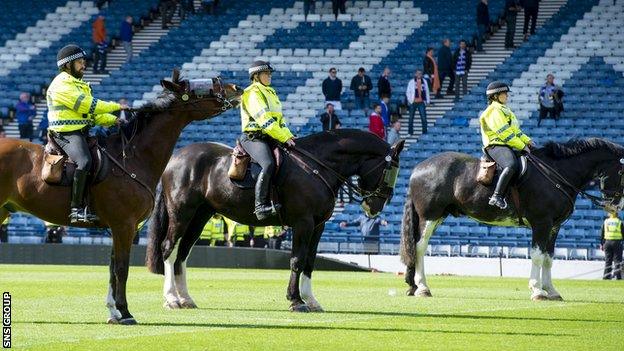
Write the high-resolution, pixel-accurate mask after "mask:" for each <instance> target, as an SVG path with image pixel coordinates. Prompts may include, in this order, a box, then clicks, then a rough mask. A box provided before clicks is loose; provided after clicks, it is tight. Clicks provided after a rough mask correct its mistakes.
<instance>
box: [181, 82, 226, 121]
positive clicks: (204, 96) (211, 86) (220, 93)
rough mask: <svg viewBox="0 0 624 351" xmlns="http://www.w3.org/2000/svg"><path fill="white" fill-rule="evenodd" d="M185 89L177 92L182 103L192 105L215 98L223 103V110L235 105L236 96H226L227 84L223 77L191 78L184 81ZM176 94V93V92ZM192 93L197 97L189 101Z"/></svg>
mask: <svg viewBox="0 0 624 351" xmlns="http://www.w3.org/2000/svg"><path fill="white" fill-rule="evenodd" d="M184 83H185V84H184V85H185V89H184V92H183V93H181V94H176V97H178V98H179V99H180V100H182V105H192V104H196V103H199V102H203V101H206V100H211V99H215V100H217V102H219V103H220V104H221V111H222V112H225V111H227V110H229V109H231V108H233V107H234V103H233V102H236V98H231V99H228V98H227V97H226V95H227V94H226V92H225V86H224V84H223V82H222V81H221V77H216V78H209V79H190V80H186V81H184ZM174 94H175V93H174ZM191 94H192V95H193V96H195V97H196V99H193V101H189V99H190V98H191Z"/></svg>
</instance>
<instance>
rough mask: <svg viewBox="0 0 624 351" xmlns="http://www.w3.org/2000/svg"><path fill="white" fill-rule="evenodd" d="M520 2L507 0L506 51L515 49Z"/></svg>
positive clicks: (518, 0)
mask: <svg viewBox="0 0 624 351" xmlns="http://www.w3.org/2000/svg"><path fill="white" fill-rule="evenodd" d="M520 9H521V7H520V0H505V21H506V22H507V31H506V32H505V49H515V48H516V46H515V45H514V36H515V35H516V19H517V18H518V12H519V11H520Z"/></svg>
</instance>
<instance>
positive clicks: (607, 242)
mask: <svg viewBox="0 0 624 351" xmlns="http://www.w3.org/2000/svg"><path fill="white" fill-rule="evenodd" d="M623 234H624V226H622V221H621V220H620V219H619V218H618V215H617V212H615V211H613V212H609V218H607V219H605V221H604V223H603V224H602V230H601V234H600V243H601V245H600V248H601V249H602V250H604V253H605V269H604V275H603V276H602V279H606V280H611V278H615V279H618V280H620V279H622V235H623Z"/></svg>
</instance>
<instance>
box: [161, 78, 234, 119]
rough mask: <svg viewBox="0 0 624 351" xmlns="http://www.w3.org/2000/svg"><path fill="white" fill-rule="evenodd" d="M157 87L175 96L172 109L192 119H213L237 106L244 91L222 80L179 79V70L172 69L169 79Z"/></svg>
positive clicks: (162, 81)
mask: <svg viewBox="0 0 624 351" xmlns="http://www.w3.org/2000/svg"><path fill="white" fill-rule="evenodd" d="M160 85H161V86H162V87H163V88H164V89H165V91H167V92H170V93H172V94H173V96H174V97H175V101H173V103H172V105H171V108H172V110H174V111H177V112H180V113H186V114H188V116H189V118H190V119H191V120H202V119H206V118H213V117H215V116H217V115H219V114H221V113H223V112H225V111H227V110H229V109H231V108H235V107H237V106H238V104H239V103H240V97H241V95H242V94H243V89H241V88H239V87H238V86H236V85H235V84H230V83H224V82H223V81H222V80H221V77H216V78H207V79H187V80H182V79H180V71H179V70H178V69H174V70H173V74H172V77H171V80H161V81H160Z"/></svg>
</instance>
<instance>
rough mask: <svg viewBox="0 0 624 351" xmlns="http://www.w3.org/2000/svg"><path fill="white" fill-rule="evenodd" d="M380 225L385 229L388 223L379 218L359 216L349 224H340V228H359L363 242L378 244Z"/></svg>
mask: <svg viewBox="0 0 624 351" xmlns="http://www.w3.org/2000/svg"><path fill="white" fill-rule="evenodd" d="M382 225H383V226H384V227H385V226H387V225H388V222H387V221H386V220H385V219H382V218H381V216H377V217H369V216H367V215H360V216H359V217H358V218H356V219H355V220H353V221H351V222H346V221H343V222H340V228H346V227H352V226H359V227H360V233H362V238H363V240H364V242H379V228H380V226H382Z"/></svg>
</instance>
